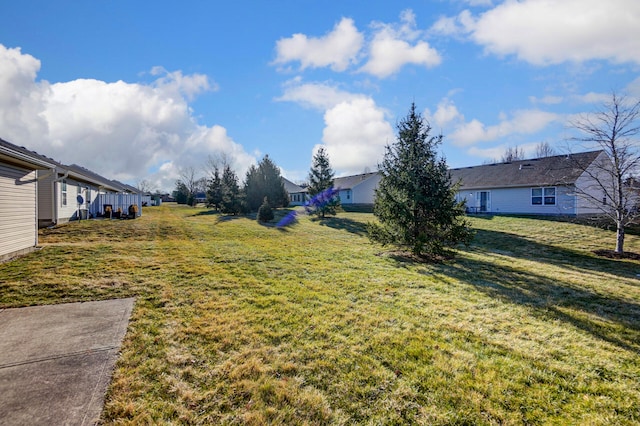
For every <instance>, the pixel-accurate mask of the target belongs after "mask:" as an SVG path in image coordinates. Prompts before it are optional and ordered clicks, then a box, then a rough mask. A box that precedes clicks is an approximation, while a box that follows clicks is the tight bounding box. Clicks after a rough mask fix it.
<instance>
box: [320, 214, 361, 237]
mask: <svg viewBox="0 0 640 426" xmlns="http://www.w3.org/2000/svg"><path fill="white" fill-rule="evenodd" d="M313 220H314V221H317V222H320V225H322V226H328V227H329V228H333V229H339V230H342V231H347V232H350V233H352V234H356V235H360V236H366V235H367V225H366V224H365V223H362V222H359V221H356V220H353V219H349V218H346V217H326V218H324V219H313Z"/></svg>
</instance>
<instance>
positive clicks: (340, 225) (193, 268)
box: [0, 206, 640, 425]
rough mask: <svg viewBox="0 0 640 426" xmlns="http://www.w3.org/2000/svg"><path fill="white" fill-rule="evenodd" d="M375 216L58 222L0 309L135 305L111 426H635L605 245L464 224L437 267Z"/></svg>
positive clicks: (149, 211)
mask: <svg viewBox="0 0 640 426" xmlns="http://www.w3.org/2000/svg"><path fill="white" fill-rule="evenodd" d="M372 219H373V216H371V215H370V214H366V213H343V214H340V215H339V216H338V217H337V218H332V219H328V220H325V221H313V220H310V219H309V218H306V217H305V218H302V219H301V220H300V221H299V222H298V223H297V224H296V225H295V226H292V227H290V228H288V229H286V230H278V229H276V228H275V227H271V226H262V225H260V224H258V223H257V222H256V221H255V220H250V219H247V218H231V219H228V218H223V217H221V216H218V215H215V214H208V212H207V211H206V210H204V209H192V208H185V207H177V206H163V207H154V208H145V209H144V215H143V217H142V218H140V219H136V220H130V221H118V220H114V221H83V222H76V223H71V224H68V225H66V226H61V227H57V228H54V229H48V230H43V231H42V232H41V237H40V243H41V244H42V246H43V249H42V250H40V251H38V252H34V253H32V254H30V255H28V256H25V257H22V258H20V259H17V260H14V261H12V262H8V263H5V264H2V265H0V308H1V307H16V306H25V305H35V304H49V303H61V302H71V301H81V300H100V299H107V298H114V297H129V296H136V297H137V300H136V305H135V308H134V311H133V314H132V318H131V322H130V324H129V329H128V332H127V335H126V337H125V341H124V342H123V347H122V355H121V357H120V359H119V361H118V364H117V367H116V370H115V372H114V377H113V381H112V383H111V386H110V389H109V393H108V395H107V399H106V405H105V411H104V412H103V421H104V423H106V424H158V423H160V424H256V425H259V424H265V423H267V424H269V423H270V424H385V425H387V424H429V425H431V424H594V425H597V424H601V425H611V424H638V423H640V277H639V276H638V274H640V263H639V262H637V261H632V260H613V259H602V258H598V257H596V256H595V255H593V254H592V251H593V250H595V249H601V248H612V247H613V246H614V242H615V238H614V234H613V233H612V232H610V231H604V230H599V229H594V228H589V227H586V226H581V225H576V224H570V223H559V222H554V221H549V220H538V219H523V218H512V217H493V218H491V217H488V218H482V217H477V218H471V220H472V224H473V226H474V228H475V229H476V230H477V235H476V238H475V240H474V242H473V244H472V245H471V246H470V247H468V248H464V249H461V250H460V251H459V253H458V256H457V258H456V259H454V260H453V261H450V262H447V263H444V264H433V265H430V264H419V263H411V262H406V261H403V260H402V259H401V258H397V257H394V256H393V255H392V254H390V251H389V250H387V249H385V248H382V247H380V246H378V245H374V244H371V243H370V242H369V241H368V239H367V237H366V235H365V233H364V223H365V222H366V221H368V220H372ZM626 247H627V249H628V250H631V251H636V252H639V253H640V237H638V236H634V235H629V236H627V244H626Z"/></svg>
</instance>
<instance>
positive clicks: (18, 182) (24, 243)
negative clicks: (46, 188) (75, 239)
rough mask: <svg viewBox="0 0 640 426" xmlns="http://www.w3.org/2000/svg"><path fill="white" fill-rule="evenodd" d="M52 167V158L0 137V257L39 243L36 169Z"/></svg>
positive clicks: (30, 248) (53, 167)
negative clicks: (50, 159) (49, 158)
mask: <svg viewBox="0 0 640 426" xmlns="http://www.w3.org/2000/svg"><path fill="white" fill-rule="evenodd" d="M54 169H55V164H53V162H50V161H48V160H47V159H45V158H44V157H42V156H40V155H38V154H36V153H35V152H32V151H29V150H27V149H25V148H23V147H18V146H16V145H14V144H12V143H9V142H7V141H4V140H2V139H0V260H3V259H7V258H10V257H12V256H15V255H19V254H22V253H27V252H29V251H31V250H33V249H34V248H35V247H36V246H37V245H38V208H37V199H38V189H39V188H38V187H39V185H38V179H37V176H36V171H38V170H49V171H50V172H51V173H53V170H54Z"/></svg>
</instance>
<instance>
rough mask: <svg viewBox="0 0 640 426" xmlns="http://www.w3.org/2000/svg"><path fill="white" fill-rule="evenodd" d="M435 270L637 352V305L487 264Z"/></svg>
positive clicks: (639, 326) (466, 262)
mask: <svg viewBox="0 0 640 426" xmlns="http://www.w3.org/2000/svg"><path fill="white" fill-rule="evenodd" d="M433 270H434V269H431V270H430V271H429V272H428V273H432V272H433ZM435 270H436V271H437V272H440V273H442V274H445V275H446V276H450V277H453V278H456V279H458V280H460V281H461V282H464V283H467V284H469V285H472V286H474V287H475V288H476V289H477V290H479V291H481V292H483V293H485V294H487V295H488V296H490V297H491V298H496V299H499V300H503V301H507V302H510V303H515V304H519V305H523V306H526V307H528V308H531V309H532V310H533V311H534V312H535V314H536V315H539V316H540V317H544V318H549V317H551V318H553V319H557V320H560V321H563V322H566V323H569V324H571V325H573V326H575V327H577V328H579V329H581V330H583V331H586V332H588V333H590V334H591V335H592V336H594V337H596V338H599V339H602V340H604V341H607V342H609V343H611V344H614V345H616V346H618V347H620V348H622V349H625V350H629V351H634V352H638V351H640V305H639V304H638V303H634V302H630V301H628V300H621V299H616V298H612V297H611V296H609V295H603V294H598V293H596V292H594V291H591V290H588V289H585V288H580V287H577V286H575V285H573V284H571V283H568V282H565V281H562V280H561V279H551V278H549V277H545V276H542V275H539V274H536V273H533V272H531V271H521V270H517V269H514V268H511V267H508V266H500V265H496V264H495V263H492V262H482V261H477V260H469V259H464V260H461V261H459V262H456V263H453V264H443V265H438V266H436V267H435ZM423 272H425V273H426V270H425V271H423Z"/></svg>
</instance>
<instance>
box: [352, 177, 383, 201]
mask: <svg viewBox="0 0 640 426" xmlns="http://www.w3.org/2000/svg"><path fill="white" fill-rule="evenodd" d="M380 179H382V176H380V174H379V173H376V174H375V175H373V176H371V177H370V178H369V179H366V180H364V181H363V182H362V183H360V184H358V185H355V186H354V187H353V188H352V192H353V201H352V203H353V204H373V203H374V201H375V197H376V193H375V190H376V188H378V184H379V183H380Z"/></svg>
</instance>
